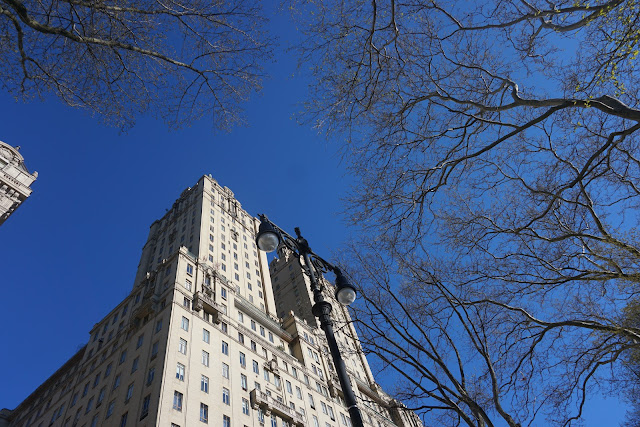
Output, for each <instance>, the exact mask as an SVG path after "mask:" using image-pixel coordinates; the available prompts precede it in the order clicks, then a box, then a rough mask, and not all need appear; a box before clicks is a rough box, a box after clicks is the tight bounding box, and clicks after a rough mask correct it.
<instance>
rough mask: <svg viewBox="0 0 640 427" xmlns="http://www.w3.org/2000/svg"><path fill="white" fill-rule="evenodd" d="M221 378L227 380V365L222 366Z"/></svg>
mask: <svg viewBox="0 0 640 427" xmlns="http://www.w3.org/2000/svg"><path fill="white" fill-rule="evenodd" d="M222 376H223V377H224V378H229V365H227V364H226V363H223V364H222Z"/></svg>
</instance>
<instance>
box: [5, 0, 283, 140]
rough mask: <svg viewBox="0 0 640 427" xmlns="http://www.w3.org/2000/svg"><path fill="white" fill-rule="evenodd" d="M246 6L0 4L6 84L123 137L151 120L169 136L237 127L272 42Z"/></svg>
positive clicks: (223, 0)
mask: <svg viewBox="0 0 640 427" xmlns="http://www.w3.org/2000/svg"><path fill="white" fill-rule="evenodd" d="M265 21H266V20H265V18H264V15H263V13H262V11H261V8H260V6H259V5H256V4H254V3H253V2H244V1H241V0H213V1H211V0H209V1H203V0H187V1H182V2H181V1H173V0H168V1H156V0H149V1H147V0H142V1H131V0H123V1H119V0H118V1H113V0H107V1H83V0H78V1H76V0H44V1H31V0H27V1H21V0H0V57H2V65H0V82H1V83H0V84H1V85H2V87H3V88H4V89H5V90H7V91H9V92H10V93H12V94H13V95H14V96H15V97H16V98H20V99H28V98H31V97H34V96H41V97H44V96H48V95H50V94H53V95H56V96H57V97H59V98H60V99H61V100H62V101H63V102H65V103H66V104H68V105H71V106H74V107H81V108H85V109H88V110H90V111H91V112H93V113H96V114H99V115H100V116H102V117H103V118H105V119H106V120H107V121H109V122H110V123H113V124H115V125H117V126H120V127H123V128H127V127H129V126H131V125H132V124H133V122H134V121H135V117H136V115H137V114H138V113H143V112H150V113H151V114H154V115H156V116H159V117H161V118H163V119H164V120H165V121H166V122H167V123H168V124H170V125H172V126H179V125H181V124H185V123H189V122H191V121H193V120H196V119H198V118H200V117H201V116H203V115H210V116H211V119H212V123H213V124H214V126H216V127H218V128H228V127H229V126H231V125H233V124H234V123H237V122H238V121H240V120H241V114H240V104H241V102H243V101H245V100H246V99H247V97H248V95H249V94H250V93H251V92H252V91H255V90H257V89H259V88H260V84H261V83H260V82H261V79H262V77H263V70H262V63H263V62H264V61H265V60H266V59H268V58H269V57H270V56H271V49H272V40H271V39H270V37H268V36H267V35H266V33H265V31H264V30H263V25H264V23H265Z"/></svg>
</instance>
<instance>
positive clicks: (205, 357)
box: [202, 350, 209, 366]
mask: <svg viewBox="0 0 640 427" xmlns="http://www.w3.org/2000/svg"><path fill="white" fill-rule="evenodd" d="M202 364H203V365H204V366H209V353H207V352H206V351H204V350H202Z"/></svg>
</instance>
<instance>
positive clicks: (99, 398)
mask: <svg viewBox="0 0 640 427" xmlns="http://www.w3.org/2000/svg"><path fill="white" fill-rule="evenodd" d="M105 392H106V389H105V388H104V387H102V390H100V394H98V405H99V404H101V403H102V401H103V400H104V394H105Z"/></svg>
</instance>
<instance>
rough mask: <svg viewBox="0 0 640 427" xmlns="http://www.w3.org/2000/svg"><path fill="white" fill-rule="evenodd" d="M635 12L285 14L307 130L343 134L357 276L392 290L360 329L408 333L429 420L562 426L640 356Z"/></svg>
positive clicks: (543, 6)
mask: <svg viewBox="0 0 640 427" xmlns="http://www.w3.org/2000/svg"><path fill="white" fill-rule="evenodd" d="M639 6H640V5H639V4H638V3H637V2H636V1H596V2H581V1H577V2H575V1H570V2H565V1H561V2H557V3H551V2H547V1H515V0H514V1H501V0H496V1H492V2H461V1H454V0H451V1H441V2H439V1H426V0H424V1H415V2H398V1H393V0H391V1H388V2H384V3H381V2H378V1H375V0H374V1H371V2H344V3H343V2H334V1H320V2H313V3H311V4H298V5H297V7H298V10H299V11H301V12H305V11H306V8H313V9H314V10H313V13H301V14H300V19H302V20H303V21H304V24H305V25H304V26H303V28H308V32H307V36H308V37H307V38H306V40H305V43H304V44H303V45H301V47H300V50H301V54H302V58H303V61H309V62H311V63H313V64H315V67H314V68H313V70H314V76H315V83H314V85H313V87H312V92H313V94H312V96H311V98H310V99H311V101H310V102H309V105H308V116H307V118H310V119H313V120H316V121H317V124H318V125H319V126H320V127H322V128H323V129H325V130H326V131H327V132H329V133H330V134H340V135H346V137H347V143H346V144H345V150H344V156H345V159H347V161H348V162H349V164H350V166H351V171H352V172H353V173H354V174H356V176H357V177H358V178H359V181H358V185H357V186H356V188H354V191H353V193H352V195H351V197H350V200H349V205H348V206H349V207H348V213H349V214H350V217H351V219H352V220H353V222H354V223H355V224H357V225H359V226H362V227H363V228H364V230H363V232H364V233H366V234H367V235H368V236H369V238H370V236H371V235H374V236H377V239H376V241H375V245H376V247H375V248H371V249H369V250H365V253H364V255H363V254H362V249H361V248H362V247H363V245H364V246H365V247H368V246H369V245H368V244H364V243H362V244H361V245H360V246H359V247H360V249H359V250H358V253H359V255H357V257H358V262H364V263H365V265H370V266H376V265H378V266H379V267H376V268H384V270H385V271H388V272H391V273H393V275H391V276H390V277H389V279H390V280H391V279H393V278H394V277H396V279H397V281H394V280H391V283H392V284H393V285H390V287H389V288H388V289H387V292H386V293H385V295H386V296H384V297H382V296H381V297H380V298H379V299H378V300H376V299H373V298H370V300H369V303H370V304H371V305H368V306H367V310H369V311H368V312H365V314H368V316H370V318H373V319H376V320H385V321H386V323H379V322H371V321H367V320H366V318H361V322H362V324H363V325H364V328H365V329H368V328H371V327H372V326H371V325H374V326H375V328H378V329H379V330H373V332H372V333H373V334H374V335H372V337H375V336H376V335H375V334H379V335H380V336H381V337H382V336H384V337H391V336H393V334H392V333H393V332H394V331H393V330H388V329H381V328H393V325H394V324H405V323H406V322H410V323H409V324H408V326H407V327H406V331H405V332H403V333H402V334H400V332H398V331H395V332H396V333H397V334H400V335H397V337H398V339H400V342H401V343H403V344H404V345H405V346H406V348H408V349H413V350H415V351H418V352H423V351H424V350H423V349H427V350H428V351H425V352H423V353H422V354H423V355H426V356H425V357H427V358H426V359H419V362H416V363H413V364H410V365H406V364H403V365H402V367H403V368H402V369H397V371H398V372H401V373H402V374H403V375H404V373H407V372H408V373H409V374H408V375H404V376H405V378H406V380H407V381H408V384H412V383H411V381H412V380H414V381H418V379H419V381H418V382H419V384H420V385H422V383H421V382H420V381H423V380H424V381H427V380H428V381H427V383H428V384H430V385H429V386H425V390H426V391H428V392H429V393H426V391H425V390H421V391H420V393H425V394H420V393H416V394H415V395H416V397H420V396H422V397H424V398H428V399H436V400H438V399H442V391H441V388H442V387H443V386H444V385H446V386H447V388H446V390H447V393H453V391H455V394H454V395H449V397H448V398H449V399H450V402H445V403H444V404H443V403H442V401H441V400H438V402H439V403H437V404H431V403H430V404H425V405H424V408H425V410H427V409H428V410H429V414H433V413H434V412H439V411H440V410H442V411H444V412H443V413H445V414H454V415H453V417H452V418H450V421H451V424H455V423H457V422H461V421H459V420H464V421H465V422H467V423H481V424H482V423H484V424H485V425H491V424H492V423H495V422H496V421H495V418H496V417H498V418H501V419H503V420H504V421H502V422H507V423H508V424H510V425H517V424H530V423H532V422H534V420H536V419H540V418H541V417H543V418H544V419H546V420H548V421H550V422H554V423H555V424H559V425H569V424H572V423H574V422H575V421H576V420H579V418H580V417H581V415H582V412H583V409H584V405H585V402H586V401H587V399H588V397H589V395H590V393H595V392H597V391H602V390H606V389H607V387H614V389H616V390H620V389H621V385H622V382H623V381H625V379H629V378H630V377H629V376H628V375H624V376H622V375H617V374H620V373H621V370H624V366H625V363H624V361H625V360H627V359H626V358H627V354H630V352H633V351H637V348H638V346H639V345H640V329H639V328H638V327H637V324H631V323H629V322H628V321H627V317H626V315H625V311H624V309H625V307H626V306H627V305H628V302H629V301H631V300H636V299H637V298H638V293H639V291H640V287H639V286H638V285H639V282H640V271H639V261H640V257H639V255H640V240H639V238H638V231H637V225H638V202H639V200H640V190H639V188H638V182H640V161H639V159H638V155H639V153H640V150H639V148H640V147H639V145H638V143H639V140H638V135H639V132H638V131H639V130H640V110H639V109H638V89H639V88H640V86H639V85H638V76H639V75H638V70H637V67H638V62H637V60H636V58H637V55H638V53H639V49H638V40H640V9H639ZM371 250H373V251H374V252H373V253H374V254H376V256H375V257H374V259H376V261H375V262H371V261H370V260H369V258H368V256H369V255H367V254H369V253H370V251H371ZM376 263H378V264H376ZM355 264H357V262H356V263H355ZM370 268H373V267H370ZM394 275H395V276H394ZM364 277H365V278H366V280H368V281H371V280H373V277H374V275H372V274H365V275H364ZM384 283H387V282H386V281H380V283H378V284H379V285H380V286H382V285H383V284H384ZM398 291H401V293H400V294H399V295H401V296H403V297H402V298H399V297H398V298H399V299H398V300H394V299H391V300H390V299H389V295H388V294H389V293H391V294H393V295H396V294H397V292H398ZM374 295H375V294H374ZM391 303H394V304H398V306H397V307H396V308H393V310H392V312H393V313H394V316H391V317H389V318H388V319H384V318H380V317H379V316H380V314H381V313H382V312H385V310H386V309H387V306H388V304H391ZM403 316H404V317H403ZM412 317H417V318H418V319H419V321H418V322H414V321H413V320H412ZM454 320H455V322H454ZM403 322H404V323H403ZM381 325H384V326H381ZM433 325H436V326H433ZM418 327H423V328H424V329H423V330H418V329H415V328H418ZM416 332H417V333H419V334H420V336H421V337H423V339H424V340H425V341H421V342H418V343H415V342H413V341H412V340H411V339H412V338H413V337H414V333H416ZM458 337H461V338H460V341H458ZM430 341H433V343H431V342H430ZM369 343H370V344H371V346H370V347H369V349H370V351H374V352H377V353H380V354H381V355H384V352H383V351H381V350H380V348H379V346H377V345H375V340H371V341H369ZM418 344H419V346H420V347H418ZM439 346H440V347H439ZM447 346H448V347H447ZM433 348H436V349H438V351H437V352H436V353H433V354H435V356H433V354H432V353H430V352H435V350H434V349H433ZM398 351H400V350H399V349H398ZM408 351H412V350H408ZM442 354H446V357H447V359H446V360H445V359H444V358H443V357H442V356H441V355H442ZM452 354H455V355H456V357H455V358H453V359H451V355H452ZM387 357H388V356H387ZM407 357H408V356H407ZM383 359H384V358H383ZM443 360H444V362H443ZM387 361H388V363H391V361H390V360H387ZM423 361H424V363H422V362H423ZM397 363H406V361H405V360H399V359H398V362H397ZM429 364H431V365H432V368H429V369H432V370H431V371H422V370H423V369H425V366H427V367H428V366H429ZM389 366H392V365H391V364H390V365H389ZM403 369H407V370H406V371H403ZM416 369H417V370H416ZM448 370H450V371H451V372H448ZM462 371H464V374H463V373H462ZM454 374H455V375H454ZM420 375H422V376H420ZM454 378H455V380H456V381H457V382H458V383H463V382H464V383H465V384H466V385H464V386H463V385H460V384H454V382H453V379H454ZM463 378H464V381H463ZM470 378H474V381H470V380H469V379H470ZM517 378H520V379H517ZM413 387H417V385H416V384H413ZM410 390H414V391H415V390H417V389H410ZM434 390H435V391H434ZM460 390H463V391H464V393H463V392H462V391H460ZM430 393H431V394H430ZM474 393H475V394H474ZM483 393H484V394H483ZM433 394H436V395H438V396H440V397H438V398H437V397H435V396H434V395H433ZM451 396H454V397H451ZM468 396H475V397H473V398H469V397H468ZM465 399H466V400H465ZM451 402H453V403H455V405H458V406H460V408H462V409H460V408H457V407H453V406H455V405H452V403H451ZM460 402H464V404H463V405H461V403H460ZM463 407H464V408H463ZM452 408H453V409H452ZM482 411H484V412H482ZM463 413H464V416H466V417H468V419H467V418H464V416H463ZM430 416H431V415H430ZM437 416H438V417H440V415H437ZM447 416H448V415H447Z"/></svg>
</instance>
